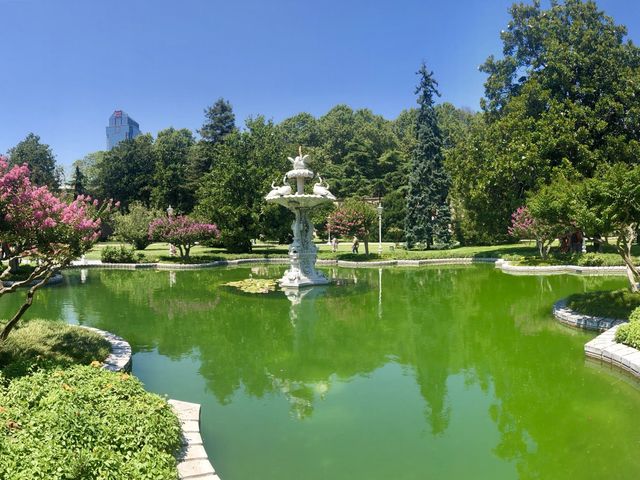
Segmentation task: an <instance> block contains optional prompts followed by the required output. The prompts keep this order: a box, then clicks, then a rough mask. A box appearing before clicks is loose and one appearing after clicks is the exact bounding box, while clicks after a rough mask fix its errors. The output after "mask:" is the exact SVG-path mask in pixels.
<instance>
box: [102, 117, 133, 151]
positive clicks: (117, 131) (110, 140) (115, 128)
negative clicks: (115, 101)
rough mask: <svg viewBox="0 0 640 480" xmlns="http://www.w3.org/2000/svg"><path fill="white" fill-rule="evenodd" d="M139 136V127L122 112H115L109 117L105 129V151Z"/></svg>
mask: <svg viewBox="0 0 640 480" xmlns="http://www.w3.org/2000/svg"><path fill="white" fill-rule="evenodd" d="M138 135H140V125H138V122H136V121H135V120H134V119H133V118H131V117H130V116H129V115H127V114H126V113H125V112H123V111H122V110H116V111H115V112H113V114H112V115H111V116H110V117H109V126H108V127H107V150H111V149H112V148H113V147H115V146H116V145H117V144H119V143H120V142H121V141H123V140H129V139H131V138H136V137H137V136H138Z"/></svg>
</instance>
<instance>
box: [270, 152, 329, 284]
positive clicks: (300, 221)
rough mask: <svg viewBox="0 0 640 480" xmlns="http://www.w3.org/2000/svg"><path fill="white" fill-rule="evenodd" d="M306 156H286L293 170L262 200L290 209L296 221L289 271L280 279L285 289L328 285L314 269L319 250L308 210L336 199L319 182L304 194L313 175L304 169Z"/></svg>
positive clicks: (290, 248)
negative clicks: (310, 191)
mask: <svg viewBox="0 0 640 480" xmlns="http://www.w3.org/2000/svg"><path fill="white" fill-rule="evenodd" d="M309 160H310V159H309V155H302V147H300V149H299V151H298V156H297V157H296V158H291V157H289V161H290V162H291V163H292V164H293V170H289V171H288V172H287V173H286V174H285V176H284V178H283V179H282V183H283V184H282V185H281V186H276V185H274V184H273V183H272V184H271V188H272V190H271V191H270V192H269V194H268V195H267V196H266V197H265V199H266V200H267V202H271V203H278V204H280V205H282V206H284V207H287V208H288V209H289V210H291V211H292V212H293V213H294V214H295V216H296V218H295V220H294V222H293V224H292V225H291V228H292V229H293V243H292V244H291V245H289V263H290V266H289V269H288V270H287V271H286V272H285V273H284V276H283V277H282V278H281V279H280V280H279V283H280V286H281V287H284V288H298V287H304V286H307V285H324V284H326V283H329V281H328V280H327V279H326V277H325V276H324V275H322V273H320V272H318V271H317V270H316V258H317V256H318V248H317V247H316V246H315V244H314V243H313V223H312V222H311V218H310V213H311V210H312V209H313V208H315V207H317V206H318V205H321V204H323V203H328V202H333V201H334V200H335V199H336V197H334V196H333V194H332V193H331V192H330V191H329V185H327V184H326V183H324V182H323V181H322V177H320V175H318V180H319V182H317V183H315V184H314V185H313V193H305V181H306V180H307V179H312V178H314V177H315V174H314V173H313V172H312V171H311V170H310V169H309V168H308V167H307V164H306V162H308V161H309ZM291 180H295V182H296V191H295V193H294V192H293V191H292V189H291V185H290V184H289V182H290V181H291Z"/></svg>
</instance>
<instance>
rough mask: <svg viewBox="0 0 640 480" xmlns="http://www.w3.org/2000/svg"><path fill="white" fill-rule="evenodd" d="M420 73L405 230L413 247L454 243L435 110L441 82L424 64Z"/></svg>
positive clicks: (408, 242) (447, 181)
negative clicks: (420, 244) (414, 143)
mask: <svg viewBox="0 0 640 480" xmlns="http://www.w3.org/2000/svg"><path fill="white" fill-rule="evenodd" d="M418 75H419V77H420V82H419V84H418V87H417V88H416V94H418V105H419V106H420V107H419V110H418V116H417V118H416V139H417V142H416V145H415V149H414V152H413V157H412V161H411V174H410V176H409V192H408V195H407V217H406V220H405V230H406V239H407V245H408V246H409V247H411V246H413V245H415V244H416V243H422V244H424V245H426V247H427V248H431V247H432V246H433V244H434V242H437V243H440V244H445V245H447V244H449V243H451V232H450V230H449V227H450V224H451V213H450V211H449V204H448V203H447V197H448V195H449V177H448V175H447V173H446V172H445V170H444V166H443V158H442V135H441V133H440V128H439V127H438V121H437V117H436V112H435V109H434V97H435V96H439V95H440V93H439V92H438V90H437V86H438V83H437V82H436V81H435V79H434V78H433V72H429V71H428V70H427V67H426V65H425V64H424V63H423V64H422V65H421V66H420V69H419V70H418Z"/></svg>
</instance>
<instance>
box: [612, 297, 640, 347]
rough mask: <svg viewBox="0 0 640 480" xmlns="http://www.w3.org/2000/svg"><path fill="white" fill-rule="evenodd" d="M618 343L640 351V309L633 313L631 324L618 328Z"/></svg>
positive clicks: (630, 317) (630, 319)
mask: <svg viewBox="0 0 640 480" xmlns="http://www.w3.org/2000/svg"><path fill="white" fill-rule="evenodd" d="M616 342H618V343H624V344H625V345H629V346H630V347H633V348H638V349H640V307H638V308H636V309H635V310H634V311H633V312H631V315H630V316H629V323H625V324H624V325H621V326H620V327H619V328H618V330H617V331H616Z"/></svg>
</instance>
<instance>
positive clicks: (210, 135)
mask: <svg viewBox="0 0 640 480" xmlns="http://www.w3.org/2000/svg"><path fill="white" fill-rule="evenodd" d="M204 115H205V117H206V120H205V123H204V124H203V125H202V128H201V129H200V130H198V133H199V134H200V135H201V136H202V138H203V140H206V141H207V142H210V143H214V144H215V143H218V142H220V141H222V140H223V139H224V137H226V136H227V135H229V134H230V133H231V132H233V131H235V129H236V116H235V115H234V114H233V109H232V108H231V104H230V103H229V102H228V101H226V100H225V99H224V98H219V99H218V100H216V103H214V104H213V105H211V106H210V107H208V108H207V109H206V110H205V111H204Z"/></svg>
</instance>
